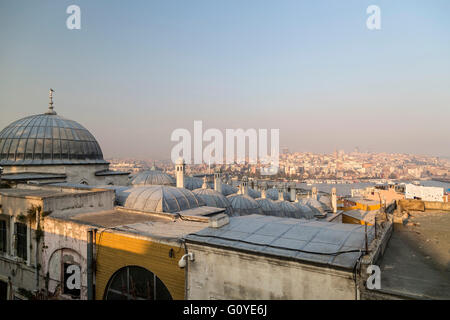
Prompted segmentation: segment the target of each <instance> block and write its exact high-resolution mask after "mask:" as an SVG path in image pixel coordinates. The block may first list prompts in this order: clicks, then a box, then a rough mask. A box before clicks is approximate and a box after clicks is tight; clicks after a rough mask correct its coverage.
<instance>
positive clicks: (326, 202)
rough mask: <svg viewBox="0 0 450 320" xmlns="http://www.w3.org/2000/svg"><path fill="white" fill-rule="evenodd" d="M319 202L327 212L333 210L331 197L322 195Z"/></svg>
mask: <svg viewBox="0 0 450 320" xmlns="http://www.w3.org/2000/svg"><path fill="white" fill-rule="evenodd" d="M318 200H319V202H320V203H321V204H322V207H323V208H324V209H325V210H331V197H330V196H325V195H321V196H319V197H318Z"/></svg>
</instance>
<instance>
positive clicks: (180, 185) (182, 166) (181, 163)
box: [175, 158, 186, 188]
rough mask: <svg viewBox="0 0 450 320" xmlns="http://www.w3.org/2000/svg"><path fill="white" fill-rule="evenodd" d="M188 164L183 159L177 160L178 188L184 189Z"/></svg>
mask: <svg viewBox="0 0 450 320" xmlns="http://www.w3.org/2000/svg"><path fill="white" fill-rule="evenodd" d="M185 167H186V163H185V162H184V159H183V158H180V159H178V160H177V162H176V164H175V171H176V176H177V188H184V169H185Z"/></svg>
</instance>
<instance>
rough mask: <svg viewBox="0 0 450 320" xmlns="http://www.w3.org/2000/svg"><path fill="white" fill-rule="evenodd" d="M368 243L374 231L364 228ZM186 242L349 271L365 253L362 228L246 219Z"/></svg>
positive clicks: (269, 218) (254, 217)
mask: <svg viewBox="0 0 450 320" xmlns="http://www.w3.org/2000/svg"><path fill="white" fill-rule="evenodd" d="M367 233H368V241H369V243H370V242H371V241H372V240H373V238H374V229H373V227H370V226H368V227H367ZM185 238H186V240H187V241H188V242H194V243H200V244H204V245H211V246H219V247H224V248H227V249H233V250H241V251H247V252H251V253H258V254H264V255H269V256H277V257H283V258H289V259H294V260H298V261H304V262H310V263H318V264H324V265H330V266H334V267H340V268H344V269H352V268H353V267H354V266H355V264H356V262H357V260H358V258H359V257H360V255H361V252H360V250H361V251H364V250H365V229H364V226H362V225H357V224H343V223H332V222H322V221H311V220H303V219H290V218H280V217H273V216H263V215H248V216H242V217H232V218H230V222H229V224H227V225H225V226H223V227H221V228H218V229H217V228H206V229H203V230H200V231H198V232H195V233H192V234H189V235H187V236H186V237H185Z"/></svg>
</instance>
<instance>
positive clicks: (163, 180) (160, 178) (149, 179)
mask: <svg viewBox="0 0 450 320" xmlns="http://www.w3.org/2000/svg"><path fill="white" fill-rule="evenodd" d="M131 184H132V185H134V186H147V185H166V186H174V185H175V179H174V178H173V177H172V176H171V175H169V174H167V173H164V172H162V171H159V170H156V169H155V170H148V171H143V172H139V173H138V174H137V175H136V176H135V177H134V178H133V180H131Z"/></svg>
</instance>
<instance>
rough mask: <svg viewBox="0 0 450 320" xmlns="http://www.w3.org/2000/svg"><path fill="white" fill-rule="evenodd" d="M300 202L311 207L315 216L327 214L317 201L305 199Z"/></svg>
mask: <svg viewBox="0 0 450 320" xmlns="http://www.w3.org/2000/svg"><path fill="white" fill-rule="evenodd" d="M299 202H300V203H302V204H305V205H307V206H308V207H310V208H311V209H312V211H313V212H314V214H324V213H325V210H324V209H323V206H322V204H321V203H320V202H319V201H318V200H316V199H313V198H303V199H301V200H300V201H299Z"/></svg>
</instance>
